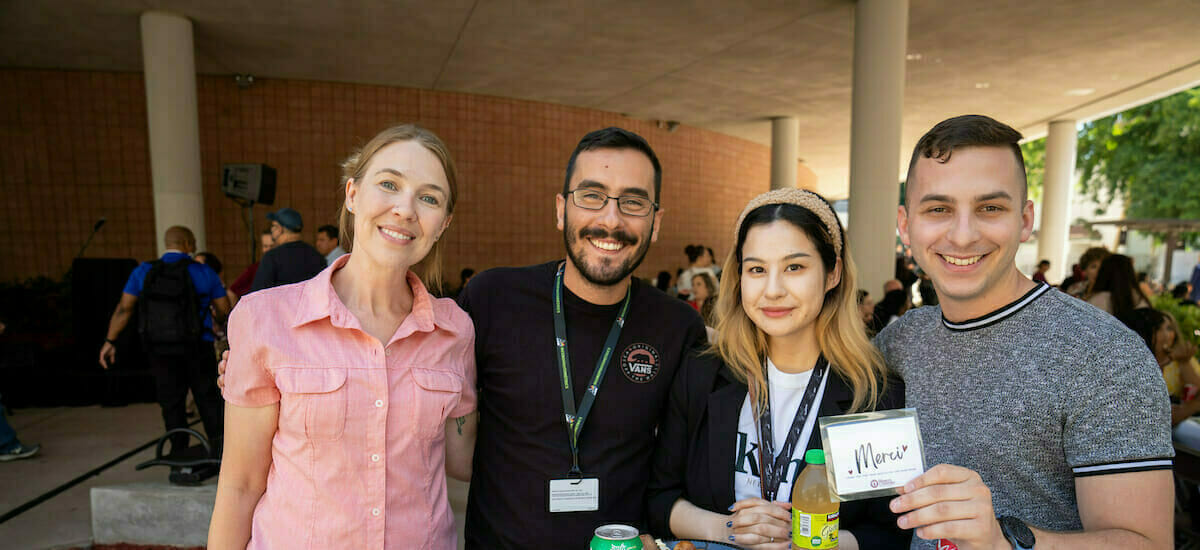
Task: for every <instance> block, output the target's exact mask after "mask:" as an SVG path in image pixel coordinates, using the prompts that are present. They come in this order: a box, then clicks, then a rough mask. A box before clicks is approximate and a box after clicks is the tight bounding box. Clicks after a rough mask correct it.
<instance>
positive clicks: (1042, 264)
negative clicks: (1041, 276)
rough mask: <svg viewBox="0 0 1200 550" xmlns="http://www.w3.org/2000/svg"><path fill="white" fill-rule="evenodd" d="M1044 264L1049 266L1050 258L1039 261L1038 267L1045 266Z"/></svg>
mask: <svg viewBox="0 0 1200 550" xmlns="http://www.w3.org/2000/svg"><path fill="white" fill-rule="evenodd" d="M1044 265H1045V266H1048V265H1050V260H1042V261H1040V262H1038V267H1041V266H1044Z"/></svg>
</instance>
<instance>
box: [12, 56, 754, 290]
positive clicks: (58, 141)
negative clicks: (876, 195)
mask: <svg viewBox="0 0 1200 550" xmlns="http://www.w3.org/2000/svg"><path fill="white" fill-rule="evenodd" d="M198 87H199V90H198V91H199V111H200V144H201V159H202V162H203V170H204V174H203V181H204V202H205V217H206V224H207V231H208V234H207V242H208V246H207V248H208V249H209V250H210V251H212V252H214V253H216V254H217V255H218V256H219V257H220V258H221V259H222V261H223V262H224V263H225V265H226V273H225V274H224V278H225V279H226V282H230V281H232V279H233V278H234V277H236V276H237V274H238V273H240V272H241V270H242V269H243V268H245V266H246V265H247V264H248V263H249V260H250V258H249V252H248V250H247V244H246V240H247V238H248V236H247V233H246V229H245V225H244V223H243V221H242V212H241V209H240V208H239V207H238V206H237V205H236V204H234V202H233V201H232V200H230V199H228V198H226V197H225V196H224V195H223V194H222V193H221V190H220V179H219V178H220V168H221V165H222V164H224V163H233V162H262V163H266V164H269V165H271V166H272V167H274V168H275V169H276V170H277V171H278V180H279V183H278V188H277V192H276V199H275V205H274V206H273V207H266V206H256V207H255V208H254V216H255V220H256V221H255V223H256V229H261V228H262V227H264V224H265V223H266V222H265V217H264V216H265V214H266V212H267V211H268V210H272V209H274V208H278V207H280V206H291V207H293V208H295V209H297V210H299V211H300V213H301V214H302V215H303V216H304V220H305V230H306V238H307V239H308V240H309V241H310V242H311V241H312V239H313V232H314V231H315V229H316V227H318V226H319V225H322V224H324V223H334V216H335V213H336V211H337V208H338V206H339V205H340V203H341V196H342V186H341V184H340V183H339V182H338V175H339V169H338V162H339V161H340V160H341V159H343V158H344V157H345V156H346V155H347V154H348V153H349V152H350V150H351V149H352V148H354V147H355V146H358V145H361V144H362V143H363V142H365V141H366V140H367V139H370V138H371V137H372V136H373V135H374V134H375V133H376V132H377V131H379V130H381V129H383V128H385V127H387V126H388V125H391V124H395V123H401V122H416V123H419V124H421V125H424V126H426V127H428V128H430V129H431V130H433V131H434V132H435V133H437V134H438V135H439V136H440V137H441V138H442V139H443V140H444V141H445V142H446V143H447V144H448V145H449V146H450V149H451V151H452V153H453V154H454V156H455V160H456V162H457V164H458V168H459V171H460V184H459V192H460V198H459V202H458V207H457V209H456V212H455V217H454V225H453V226H452V228H451V230H450V231H449V232H448V233H447V235H446V237H444V240H445V242H446V244H447V245H448V246H447V247H446V252H447V255H446V257H445V269H446V273H447V274H448V280H449V281H450V282H455V281H457V274H458V271H459V270H460V269H461V268H463V267H473V268H475V269H477V270H479V269H485V268H488V267H493V266H499V265H524V264H531V263H536V262H542V261H546V260H549V259H552V258H559V257H562V256H563V245H562V236H561V234H560V233H559V232H558V231H557V230H556V229H555V227H554V194H555V193H558V192H559V191H560V190H561V187H562V180H563V175H564V170H565V168H566V162H567V158H568V157H569V156H570V153H571V151H572V149H574V147H575V144H576V143H577V142H578V141H579V138H581V137H582V136H583V135H584V134H585V133H587V132H588V131H590V130H594V129H597V128H601V127H604V126H610V125H615V126H621V127H624V128H627V129H629V130H632V131H634V132H637V133H639V134H641V135H642V136H643V137H645V138H646V139H647V140H648V141H649V142H650V144H651V146H653V147H654V149H655V152H656V153H657V154H658V156H659V159H660V161H661V162H662V166H663V189H662V200H661V203H662V204H663V208H664V209H665V214H664V218H663V226H662V230H661V233H660V235H659V241H658V242H657V243H655V244H654V245H652V246H651V248H650V253H649V255H648V256H647V258H646V261H645V262H644V263H643V264H642V266H641V267H640V268H639V269H638V275H639V276H642V277H651V276H653V274H654V273H656V272H658V271H659V270H668V271H671V272H672V273H674V271H675V269H676V268H678V267H683V266H684V265H685V263H686V257H685V256H684V254H683V248H684V246H685V245H686V244H689V243H697V244H706V245H708V246H711V247H712V248H713V249H714V250H716V252H717V254H718V257H719V258H720V257H723V256H722V255H723V254H725V253H726V252H728V249H729V246H730V245H731V241H732V238H731V237H730V236H729V233H730V231H731V227H730V226H731V225H732V223H733V221H734V220H735V218H736V217H737V214H738V213H739V212H740V211H741V208H742V207H743V206H744V205H745V203H746V201H748V200H749V199H750V198H751V197H753V196H754V195H756V194H758V193H759V192H761V191H764V190H766V189H767V188H768V187H769V180H770V151H769V149H768V148H767V147H764V146H762V145H758V144H755V143H751V142H747V141H744V140H741V139H737V138H733V137H729V136H726V135H723V134H718V133H714V132H709V131H705V130H700V129H697V128H692V127H688V126H681V127H679V128H678V129H677V130H676V131H675V132H667V131H666V130H665V129H659V128H657V127H656V126H655V125H654V124H653V123H652V122H646V121H640V120H634V119H630V118H626V117H623V116H620V115H618V114H614V113H606V112H601V111H594V110H589V109H581V108H576V107H568V106H562V105H554V104H547V103H536V102H529V101H519V100H512V99H504V98H496V97H488V96H479V95H470V94H459V93H449V92H438V91H428V90H414V89H407V88H390V87H384V86H368V85H356V84H337V83H328V82H310V81H295V80H271V79H263V80H260V81H258V82H257V83H256V84H255V85H254V86H253V87H252V88H250V89H246V90H242V89H238V88H237V86H236V85H235V84H234V82H233V79H232V78H230V77H216V76H202V77H200V78H199V80H198ZM764 124H766V123H765V122H764ZM0 192H2V196H3V197H4V200H3V201H0V281H11V280H15V279H23V278H26V277H31V276H36V275H48V276H51V277H58V276H60V275H61V274H62V273H63V272H65V271H66V269H67V268H68V267H69V264H70V261H71V258H72V257H74V255H75V253H76V252H77V251H78V249H79V247H80V246H81V245H82V244H83V241H84V240H85V239H86V238H87V235H88V233H89V232H90V231H91V228H92V224H93V223H94V222H95V221H96V220H97V219H99V218H100V217H101V216H105V217H107V219H108V222H107V224H106V225H105V226H104V228H103V229H102V230H101V231H100V233H99V234H98V235H96V238H95V240H94V241H93V242H92V244H91V246H90V247H89V248H88V250H87V252H86V253H85V256H88V257H131V258H136V259H138V260H146V259H150V258H152V257H153V256H154V255H155V236H154V235H153V232H154V217H153V216H154V213H153V201H152V189H151V183H150V167H149V152H148V145H147V129H146V112H145V88H144V84H143V82H142V77H141V75H140V74H137V73H99V72H66V71H25V70H0Z"/></svg>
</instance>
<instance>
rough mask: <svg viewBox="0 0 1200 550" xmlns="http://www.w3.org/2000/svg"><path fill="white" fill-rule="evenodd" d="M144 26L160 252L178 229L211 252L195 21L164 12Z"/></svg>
mask: <svg viewBox="0 0 1200 550" xmlns="http://www.w3.org/2000/svg"><path fill="white" fill-rule="evenodd" d="M141 22H142V60H143V63H144V65H145V80H146V119H147V121H149V126H150V174H151V178H152V180H153V182H154V231H155V232H156V233H157V238H158V251H159V254H161V253H162V251H163V250H164V248H165V247H164V244H163V233H164V232H165V231H166V230H167V228H168V227H171V226H172V225H183V226H186V227H188V228H189V229H191V230H192V232H193V233H195V234H196V246H197V250H201V251H202V250H206V249H207V246H206V241H205V238H204V189H203V186H202V184H201V179H200V120H199V118H200V115H199V111H198V110H197V105H196V60H195V49H194V47H193V44H192V22H191V21H188V20H187V19H186V18H184V17H181V16H178V15H175V14H172V13H166V12H158V11H150V12H146V13H143V14H142V17H141Z"/></svg>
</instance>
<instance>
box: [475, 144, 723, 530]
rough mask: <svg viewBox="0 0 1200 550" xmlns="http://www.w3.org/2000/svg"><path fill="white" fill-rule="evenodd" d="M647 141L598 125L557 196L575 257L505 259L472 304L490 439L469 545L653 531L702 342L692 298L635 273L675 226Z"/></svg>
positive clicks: (483, 420) (482, 452) (479, 454)
mask: <svg viewBox="0 0 1200 550" xmlns="http://www.w3.org/2000/svg"><path fill="white" fill-rule="evenodd" d="M661 181H662V169H661V167H660V165H659V163H658V158H657V157H656V156H655V154H654V151H653V150H652V149H651V148H650V145H649V144H647V143H646V141H645V140H644V139H642V137H641V136H638V135H637V134H634V133H632V132H629V131H627V130H623V129H620V128H605V129H603V130H597V131H595V132H592V133H589V134H588V135H586V136H584V138H583V140H582V141H580V142H579V145H578V146H577V147H576V149H575V151H574V153H572V154H571V158H570V160H569V161H568V163H567V170H566V179H565V182H564V185H563V192H562V193H561V194H559V195H557V196H556V198H555V200H556V207H557V208H556V210H557V212H556V213H557V221H558V229H559V230H560V231H562V232H563V241H564V243H565V245H566V258H565V259H558V260H554V261H551V262H547V263H544V264H541V265H534V266H529V267H520V268H501V269H492V270H488V271H485V272H483V273H480V274H479V275H477V276H475V277H474V278H472V279H471V282H470V284H468V285H467V286H466V288H465V289H464V290H463V292H462V293H461V294H459V305H460V306H461V307H462V308H463V309H464V310H466V311H467V312H468V313H470V314H471V318H472V320H473V321H474V323H475V355H476V363H477V369H478V376H479V385H480V393H479V413H480V419H479V436H478V439H477V441H476V447H475V460H474V465H473V473H472V478H471V491H470V498H469V500H468V505H467V518H466V547H467V548H468V549H485V548H486V549H489V550H491V549H501V550H502V549H515V548H583V547H584V546H585V545H586V544H587V542H588V541H589V540H590V538H591V536H592V534H593V531H594V530H595V529H596V527H599V526H601V525H604V524H608V523H624V524H629V525H633V526H636V527H639V528H643V529H644V524H645V522H644V520H643V515H644V514H643V496H644V493H645V489H646V485H647V483H648V481H649V473H650V459H651V453H652V450H653V445H654V432H655V427H656V426H657V424H658V420H659V415H660V413H661V412H662V407H663V404H665V403H666V401H667V392H668V390H669V388H670V386H671V381H672V379H673V378H674V376H675V371H676V369H677V368H678V367H679V364H680V362H681V360H682V359H683V357H684V356H686V355H687V353H688V352H689V351H691V350H693V349H694V348H697V347H698V346H700V345H701V344H702V343H703V342H704V324H703V323H702V322H701V320H700V317H699V316H698V315H697V314H696V312H695V311H694V310H693V309H692V308H691V307H689V306H688V305H687V303H685V302H683V301H681V300H676V299H673V298H670V297H668V296H667V295H666V294H663V293H662V292H661V291H659V290H658V289H656V288H654V287H652V286H649V285H645V284H643V283H642V282H641V281H639V280H638V279H637V278H635V277H633V276H632V273H633V271H634V270H635V269H637V267H638V265H639V264H640V263H641V262H642V260H643V259H644V258H645V257H646V251H647V250H648V249H649V247H650V243H651V242H653V241H654V240H655V239H656V238H657V236H658V229H659V225H660V224H661V222H662V211H661V210H660V209H659V205H658V202H657V201H658V200H659V196H660V195H659V191H660V187H661Z"/></svg>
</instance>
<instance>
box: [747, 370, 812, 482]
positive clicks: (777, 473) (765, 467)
mask: <svg viewBox="0 0 1200 550" xmlns="http://www.w3.org/2000/svg"><path fill="white" fill-rule="evenodd" d="M827 370H829V362H828V361H826V360H825V356H821V357H819V358H818V359H817V365H816V366H815V367H813V370H812V377H811V378H809V379H808V387H807V388H806V389H805V390H804V398H803V399H802V400H801V401H800V408H799V409H797V410H796V417H795V418H793V419H792V428H791V430H789V431H788V436H787V439H786V440H785V441H784V443H783V449H781V450H780V451H779V454H778V455H776V454H775V431H774V429H773V428H772V426H771V395H770V393H768V394H767V399H765V400H764V404H763V410H762V411H760V412H759V415H758V470H759V473H760V475H761V480H762V497H763V500H766V501H768V502H773V501H774V500H775V495H776V493H778V492H779V485H780V484H781V483H782V482H783V478H784V477H786V476H787V468H788V464H790V463H791V461H792V453H793V452H795V450H796V444H797V443H798V442H799V440H800V434H801V432H803V431H804V425H805V423H807V421H808V413H809V411H811V410H812V408H813V403H814V402H815V401H816V400H817V392H818V391H820V389H821V380H823V379H824V378H825V371H827ZM763 380H766V381H767V385H768V386H770V377H769V374H768V372H767V362H766V361H763ZM751 402H754V400H753V399H751ZM764 457H769V458H770V459H771V461H770V462H767V461H765V460H763V458H764Z"/></svg>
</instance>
